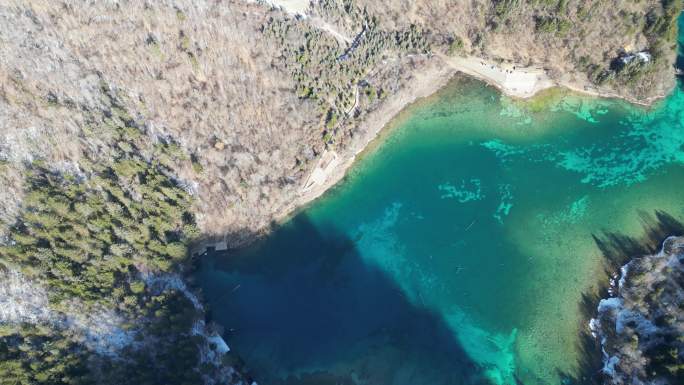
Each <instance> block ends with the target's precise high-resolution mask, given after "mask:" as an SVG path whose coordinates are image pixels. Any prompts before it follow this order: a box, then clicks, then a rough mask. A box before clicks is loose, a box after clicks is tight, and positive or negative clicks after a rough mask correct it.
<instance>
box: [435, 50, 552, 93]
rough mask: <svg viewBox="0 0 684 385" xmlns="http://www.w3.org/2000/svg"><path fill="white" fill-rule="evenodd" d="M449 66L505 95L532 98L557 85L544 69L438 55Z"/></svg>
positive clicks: (475, 58) (469, 57) (474, 58)
mask: <svg viewBox="0 0 684 385" xmlns="http://www.w3.org/2000/svg"><path fill="white" fill-rule="evenodd" d="M437 57H438V58H439V59H441V60H443V61H444V62H445V63H446V64H447V65H449V66H451V67H452V68H454V69H455V70H457V71H459V72H463V73H465V74H467V75H470V76H473V77H475V78H477V79H480V80H483V81H485V82H487V83H489V84H491V85H493V86H494V87H496V88H498V89H499V90H501V91H502V92H503V93H504V94H506V95H509V96H513V97H518V98H530V97H532V96H534V95H535V94H536V93H537V92H539V91H541V90H545V89H547V88H551V87H555V86H556V83H555V82H554V81H553V80H552V79H551V78H550V77H549V76H548V75H547V74H546V71H544V69H543V68H539V67H524V66H520V65H516V64H498V63H496V62H493V61H490V60H487V59H482V58H478V57H473V56H468V57H449V56H445V55H437Z"/></svg>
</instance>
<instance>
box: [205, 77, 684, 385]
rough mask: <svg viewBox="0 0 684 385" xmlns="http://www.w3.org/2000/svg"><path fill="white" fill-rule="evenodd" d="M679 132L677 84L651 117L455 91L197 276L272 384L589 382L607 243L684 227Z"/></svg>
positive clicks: (577, 103)
mask: <svg viewBox="0 0 684 385" xmlns="http://www.w3.org/2000/svg"><path fill="white" fill-rule="evenodd" d="M683 127H684V92H682V90H681V89H680V88H679V87H677V89H675V90H674V91H673V93H672V95H671V96H670V97H669V98H668V99H666V100H664V101H662V102H660V103H659V104H657V105H655V106H653V107H652V108H650V109H644V108H640V107H634V106H631V105H628V104H627V103H624V102H621V101H616V100H606V99H594V98H588V97H583V96H578V95H574V94H570V93H563V92H561V91H551V92H548V93H546V94H545V95H542V96H540V97H538V98H535V99H534V100H532V101H529V102H520V101H514V100H511V99H509V98H507V97H504V96H502V95H501V94H499V93H498V92H497V91H496V90H495V89H493V88H491V87H489V86H486V85H484V84H482V83H480V82H477V81H474V80H469V79H465V78H457V79H455V80H454V81H452V83H451V84H450V85H449V86H448V87H446V88H444V89H443V90H441V91H440V92H438V93H437V94H436V95H434V96H432V97H430V98H428V99H425V100H422V101H420V102H419V103H416V104H415V105H413V106H411V107H410V108H408V109H407V110H406V111H404V112H403V113H402V114H401V116H399V117H398V118H396V119H395V121H394V122H393V123H392V124H391V127H390V128H389V129H388V130H386V132H385V133H384V134H383V136H382V138H381V140H379V141H378V143H376V144H375V145H374V146H372V147H373V148H372V149H369V150H368V151H367V152H366V153H365V154H364V155H363V156H362V157H361V159H360V160H359V161H358V162H357V163H356V164H355V166H354V167H353V169H352V170H351V171H350V173H349V175H348V176H347V177H346V178H345V180H344V181H343V182H341V183H340V184H338V185H337V186H336V187H335V188H333V189H332V190H330V191H329V192H328V193H326V194H325V195H324V196H323V197H322V198H320V199H319V200H317V201H315V202H314V203H312V204H311V205H310V206H309V207H307V208H305V209H304V210H302V211H301V212H299V213H298V214H297V215H296V216H294V217H293V218H292V219H291V220H289V221H288V222H287V223H285V224H283V225H282V226H280V227H279V228H278V229H276V230H275V231H274V232H273V233H272V234H271V235H270V236H268V237H267V238H265V239H263V240H262V241H259V242H258V243H256V244H253V245H251V246H249V247H247V248H245V249H241V250H238V251H233V252H227V253H212V254H209V255H207V256H205V257H204V258H203V259H202V261H201V264H200V268H199V270H198V272H197V275H196V280H197V282H198V284H199V285H200V286H201V287H202V290H203V292H204V296H205V299H206V300H207V302H208V303H209V306H210V308H211V315H212V317H213V318H214V319H215V320H216V321H217V322H218V323H220V324H221V325H223V326H224V327H225V333H224V337H225V339H226V340H227V342H228V344H229V345H230V346H231V348H232V349H233V350H234V351H236V352H237V353H238V354H239V355H240V357H241V358H242V359H243V360H244V362H245V365H246V367H247V368H249V370H250V372H251V373H253V375H254V377H255V380H256V381H257V382H259V383H261V384H397V385H403V384H527V385H534V384H566V383H572V382H578V381H574V380H573V378H574V377H576V376H578V373H579V370H580V363H581V362H582V360H583V357H582V352H581V349H580V335H581V333H582V332H586V329H587V319H586V318H585V317H584V316H583V315H582V314H581V312H580V303H581V300H582V296H583V294H590V295H591V294H594V295H595V294H596V291H597V288H598V286H599V284H602V283H605V282H606V281H607V280H608V277H607V276H606V273H605V270H606V264H605V260H604V258H603V256H602V253H601V250H600V248H599V247H598V246H597V242H596V240H595V237H597V238H599V239H600V238H602V237H606V236H607V235H608V234H610V233H616V234H620V235H624V236H631V237H642V236H643V235H644V228H645V227H648V226H649V225H650V224H652V223H655V222H657V217H658V216H661V217H662V216H669V217H672V218H675V219H677V220H680V221H681V220H684V194H683V193H682V192H683V191H684V128H683ZM579 382H581V381H579Z"/></svg>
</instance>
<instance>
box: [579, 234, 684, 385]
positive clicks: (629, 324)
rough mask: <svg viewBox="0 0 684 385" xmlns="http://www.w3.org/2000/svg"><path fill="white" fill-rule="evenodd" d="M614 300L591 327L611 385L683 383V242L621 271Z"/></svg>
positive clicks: (604, 304) (604, 303) (675, 240)
mask: <svg viewBox="0 0 684 385" xmlns="http://www.w3.org/2000/svg"><path fill="white" fill-rule="evenodd" d="M613 293H614V294H615V296H614V297H611V298H606V299H603V300H601V302H600V303H599V306H598V316H597V317H596V318H595V319H592V320H591V323H590V326H591V329H592V332H593V334H594V335H595V337H597V338H598V339H599V340H600V342H601V345H602V348H603V362H604V366H603V374H604V375H605V378H606V381H607V382H608V383H610V384H619V385H622V384H672V385H674V384H681V383H682V382H683V381H684V238H682V237H671V238H668V239H667V240H665V242H664V243H663V248H662V251H661V252H660V253H658V254H655V255H649V256H644V257H641V258H635V259H634V260H632V261H631V262H629V263H628V264H626V265H624V266H623V267H622V269H621V275H620V278H619V281H617V282H616V283H615V286H614V288H613Z"/></svg>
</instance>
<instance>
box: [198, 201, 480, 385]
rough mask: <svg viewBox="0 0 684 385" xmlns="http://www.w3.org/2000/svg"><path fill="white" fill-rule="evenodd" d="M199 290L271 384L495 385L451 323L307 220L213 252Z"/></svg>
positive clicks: (231, 340) (342, 239) (335, 233)
mask: <svg viewBox="0 0 684 385" xmlns="http://www.w3.org/2000/svg"><path fill="white" fill-rule="evenodd" d="M366 236H373V235H372V234H368V235H366ZM197 282H198V283H199V284H200V286H202V290H203V293H204V296H205V298H206V300H207V302H208V303H209V305H210V307H211V316H212V318H213V319H214V320H216V321H217V322H218V323H220V324H222V325H223V326H224V327H225V330H226V332H225V333H224V334H225V335H224V337H225V338H226V340H227V342H228V344H229V345H230V346H231V348H233V349H235V351H237V354H239V355H241V357H242V359H243V360H244V363H245V366H246V368H247V369H248V370H249V372H250V373H252V375H253V376H254V378H255V380H257V381H261V382H262V383H268V384H317V385H325V384H352V383H355V382H354V379H360V380H362V381H363V382H366V383H371V384H487V383H488V382H487V381H486V380H485V379H484V377H483V371H484V370H485V369H487V368H482V367H479V366H478V365H477V364H475V363H474V362H473V361H472V360H471V359H470V358H469V357H468V355H467V354H466V353H465V351H464V350H463V348H462V347H461V345H460V344H459V342H458V341H457V340H456V338H455V336H454V334H453V332H452V330H451V329H450V328H449V326H448V325H447V323H446V322H445V320H444V319H443V317H442V316H441V315H439V314H436V313H434V312H432V311H429V310H428V309H426V308H425V307H422V306H418V305H415V304H413V303H411V302H410V301H409V300H408V299H407V298H406V297H405V296H404V294H403V292H402V290H401V288H400V287H399V285H397V283H395V282H394V281H393V279H392V278H391V277H389V276H388V275H387V274H386V273H385V272H383V271H382V270H380V269H379V268H378V267H376V266H374V265H372V264H368V263H366V262H365V261H364V260H363V258H362V256H361V255H360V252H359V250H358V249H357V247H356V245H355V243H354V241H353V240H352V239H350V238H349V237H348V236H347V234H345V233H342V232H341V231H339V230H336V229H335V228H332V227H328V228H319V227H317V226H316V225H314V224H312V223H311V221H310V220H309V218H308V217H307V216H306V215H304V214H300V215H298V216H297V217H295V218H294V219H293V220H292V221H290V222H289V223H287V224H286V225H284V226H282V227H280V228H278V229H276V230H275V231H274V233H273V234H271V235H270V236H268V237H266V238H264V239H262V240H261V241H259V242H258V243H256V244H253V245H251V246H249V247H247V248H244V249H241V250H238V251H227V252H221V253H219V252H214V253H210V254H209V255H208V256H206V257H204V259H203V261H202V263H201V267H200V269H199V272H198V275H197Z"/></svg>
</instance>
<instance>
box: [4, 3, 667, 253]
mask: <svg viewBox="0 0 684 385" xmlns="http://www.w3.org/2000/svg"><path fill="white" fill-rule="evenodd" d="M670 3H674V2H665V3H661V2H660V1H653V0H649V1H630V2H615V1H587V0H568V1H565V0H562V1H552V0H545V1H542V0H537V1H523V0H501V1H484V0H477V1H460V0H458V1H457V0H454V1H446V0H443V1H431V2H415V1H408V0H384V1H369V0H358V1H351V0H340V1H334V0H325V1H318V2H313V3H312V7H311V11H310V12H311V17H310V18H306V19H301V18H298V17H295V16H292V15H288V14H286V13H284V12H283V11H281V10H278V9H270V8H269V7H268V6H264V5H263V4H257V3H252V2H244V1H237V0H231V1H227V2H218V1H190V0H176V1H163V2H162V1H159V2H157V1H147V2H138V1H115V2H93V3H87V4H86V3H83V2H81V1H75V0H67V1H44V0H26V1H10V2H9V3H4V5H2V6H1V7H0V39H1V41H2V43H1V45H0V54H1V55H0V57H2V65H1V66H0V84H1V85H0V119H1V120H0V122H1V124H2V131H1V132H0V135H1V136H0V138H1V139H2V141H0V157H1V158H2V160H3V161H2V164H0V182H2V183H1V185H2V188H0V198H1V199H3V202H4V204H3V207H2V209H0V219H2V222H3V223H8V222H11V221H12V218H13V217H14V216H15V215H16V207H17V204H18V202H19V201H20V200H21V192H22V187H21V186H22V184H21V183H22V182H21V181H22V176H21V171H20V170H21V169H22V167H23V166H22V164H23V163H25V162H30V161H31V160H33V159H38V158H39V159H44V160H47V161H48V162H49V164H51V165H52V167H54V168H55V169H57V170H59V169H72V168H77V167H78V161H79V159H80V158H81V157H82V155H83V153H101V154H103V155H106V154H107V151H106V149H105V148H104V147H105V144H104V141H102V142H100V141H98V140H96V139H93V138H91V137H88V138H86V137H85V136H84V134H83V133H84V131H85V130H87V129H88V127H89V124H90V122H89V119H91V118H89V116H92V114H94V113H95V114H105V113H106V111H108V110H109V109H110V108H111V106H109V105H108V101H107V98H106V97H104V96H103V95H102V92H101V88H102V87H101V85H102V84H106V85H107V87H109V88H111V89H113V90H116V91H117V93H118V94H119V95H121V96H122V101H123V103H124V104H125V106H124V107H125V108H126V110H127V111H130V112H131V113H133V114H135V115H136V116H135V118H136V120H137V121H139V122H142V124H143V129H144V132H145V133H146V134H147V137H148V138H149V140H150V141H151V142H159V141H168V142H173V143H177V144H178V145H179V146H180V148H181V149H182V150H183V151H184V152H185V153H186V154H187V155H188V156H187V157H185V158H182V159H179V160H177V161H176V163H175V165H174V173H175V175H176V177H177V178H179V179H180V180H182V181H183V182H184V183H185V184H186V185H187V186H189V187H191V189H192V190H193V192H194V193H195V194H196V196H197V197H198V199H197V200H196V202H197V203H196V204H197V207H196V210H195V211H196V212H197V219H198V224H199V225H200V227H201V229H202V230H203V231H204V232H205V233H206V234H208V235H217V234H226V233H231V234H238V235H237V238H240V236H239V234H243V233H250V234H251V233H253V232H254V231H255V230H259V229H263V228H265V227H267V226H268V225H269V224H270V222H271V221H272V220H273V218H274V217H275V215H276V214H278V213H280V212H282V210H283V209H284V208H286V207H287V206H288V205H289V204H290V203H291V202H292V201H293V200H294V199H295V198H296V197H297V196H298V194H299V193H300V187H301V184H302V182H303V180H304V179H305V178H306V175H307V173H308V171H309V170H310V168H311V167H312V164H313V162H312V160H314V159H316V157H317V156H318V154H320V153H321V152H322V150H323V149H324V148H325V147H331V146H332V147H335V148H336V149H338V151H341V150H345V149H347V146H348V145H349V143H352V141H350V140H349V139H350V138H351V137H352V136H353V135H354V134H355V132H356V131H355V130H356V128H357V127H360V126H362V124H361V123H362V122H363V121H365V120H367V119H372V118H373V111H374V110H376V109H378V107H379V106H381V105H383V104H384V103H391V102H392V100H391V99H392V97H393V94H394V93H395V92H397V90H399V89H402V88H403V87H404V86H405V85H406V84H408V83H409V82H410V80H411V78H412V77H413V75H412V73H417V72H421V71H430V70H434V67H435V65H434V63H432V62H433V61H435V60H437V59H436V58H433V59H430V55H429V54H428V55H426V53H428V52H429V51H431V50H432V51H442V52H451V53H454V52H456V51H457V52H458V53H459V54H475V55H480V56H486V57H490V58H496V59H499V60H512V61H515V62H519V63H524V64H530V63H532V64H539V65H543V66H545V67H547V68H548V69H549V71H550V73H551V74H552V75H554V76H556V77H557V78H565V79H570V80H572V79H575V81H576V82H577V83H578V84H583V82H586V81H588V80H596V79H597V77H598V76H599V75H600V74H603V73H604V71H608V70H609V69H610V63H611V61H613V60H614V59H615V58H616V57H618V55H619V54H620V52H622V51H624V50H627V51H639V50H644V49H646V50H653V49H655V48H654V47H655V44H656V43H655V40H657V39H655V38H654V37H653V36H655V35H654V34H653V33H651V35H649V34H648V33H647V30H648V28H647V24H648V23H650V21H649V20H651V19H649V18H647V16H646V15H647V14H648V15H651V16H649V17H651V18H653V17H659V16H660V15H663V14H665V11H664V9H665V8H666V6H668V4H670ZM675 6H677V7H678V4H676V5H675ZM677 9H678V8H677ZM321 21H322V22H323V23H324V24H325V25H326V26H329V27H330V29H334V30H335V31H337V32H339V34H340V36H343V37H347V38H348V39H349V40H350V41H351V40H352V39H354V38H355V37H357V36H359V34H360V33H361V32H362V31H364V29H365V30H366V33H365V34H364V35H363V36H361V38H360V39H359V41H358V46H357V47H355V48H354V49H353V50H350V49H349V48H350V46H349V43H345V42H344V41H340V37H339V36H337V37H336V36H333V35H332V34H330V32H329V31H326V28H321V23H320V22H321ZM316 22H318V23H316ZM668 31H669V30H668ZM659 33H660V32H659ZM664 33H669V32H667V31H666V32H664ZM654 39H655V40H654ZM663 39H664V40H663V41H666V42H669V43H667V44H665V43H663V44H660V43H659V44H660V45H659V46H658V47H659V48H658V49H660V51H659V52H662V57H663V59H662V60H659V61H658V62H657V63H654V64H653V65H652V66H650V67H649V68H648V70H647V71H641V72H643V73H641V72H640V73H639V75H638V77H636V78H635V79H632V78H631V77H630V78H629V79H621V78H620V77H619V76H613V77H609V78H608V79H607V81H603V84H602V87H603V88H606V89H608V90H612V91H616V92H618V93H622V94H632V95H636V96H637V97H644V98H645V97H648V96H652V95H660V94H662V93H665V92H667V90H669V88H670V87H671V86H672V85H673V80H672V76H671V64H672V60H673V55H674V49H673V47H672V43H671V41H670V40H667V39H665V38H663ZM658 41H659V42H660V41H661V40H658ZM345 53H348V54H349V59H348V60H338V59H339V57H340V56H341V55H344V54H345ZM413 55H418V56H413ZM608 75H610V74H608ZM630 76H631V75H630ZM357 93H358V95H357ZM354 106H356V109H354V110H353V111H352V107H354ZM349 112H352V113H353V114H352V115H351V116H348V115H347V113H349ZM237 238H236V240H235V241H236V242H237V241H239V239H237Z"/></svg>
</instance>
